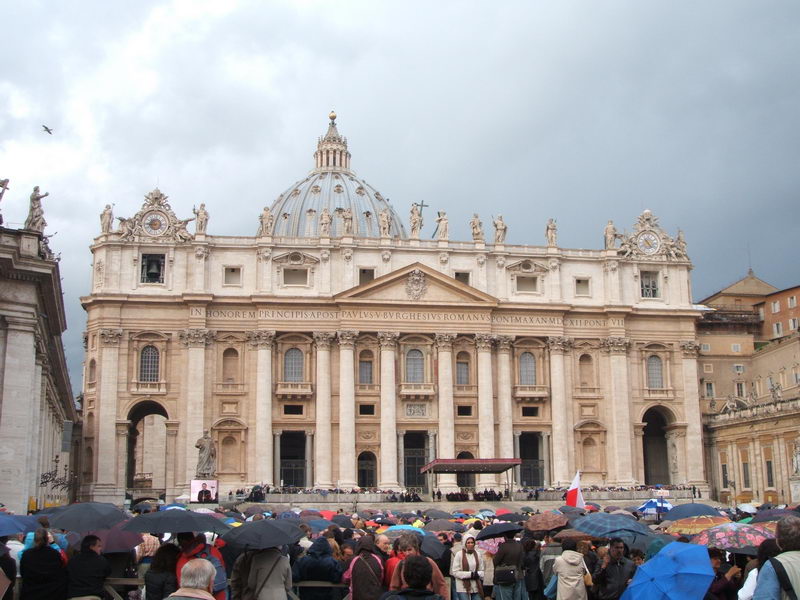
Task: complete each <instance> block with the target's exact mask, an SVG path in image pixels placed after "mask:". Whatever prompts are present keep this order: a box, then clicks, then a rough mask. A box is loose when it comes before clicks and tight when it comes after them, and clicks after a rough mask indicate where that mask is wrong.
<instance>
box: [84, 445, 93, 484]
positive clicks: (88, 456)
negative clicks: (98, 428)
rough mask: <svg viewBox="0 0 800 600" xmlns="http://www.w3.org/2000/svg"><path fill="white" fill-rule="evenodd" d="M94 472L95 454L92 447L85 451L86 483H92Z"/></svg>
mask: <svg viewBox="0 0 800 600" xmlns="http://www.w3.org/2000/svg"><path fill="white" fill-rule="evenodd" d="M93 470H94V452H92V448H91V446H86V449H85V450H84V451H83V479H84V480H85V481H91V479H92V471H93Z"/></svg>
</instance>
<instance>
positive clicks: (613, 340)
mask: <svg viewBox="0 0 800 600" xmlns="http://www.w3.org/2000/svg"><path fill="white" fill-rule="evenodd" d="M630 347H631V341H630V340H629V339H628V338H626V337H616V336H611V337H607V338H603V339H601V340H600V348H602V349H603V351H605V352H609V353H610V354H627V353H628V349H629V348H630Z"/></svg>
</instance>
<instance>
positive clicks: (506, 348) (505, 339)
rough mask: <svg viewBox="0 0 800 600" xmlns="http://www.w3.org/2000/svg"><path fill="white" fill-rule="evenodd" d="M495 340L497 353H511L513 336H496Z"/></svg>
mask: <svg viewBox="0 0 800 600" xmlns="http://www.w3.org/2000/svg"><path fill="white" fill-rule="evenodd" d="M495 339H496V340H497V350H498V351H500V352H510V351H511V345H512V344H513V343H514V336H513V335H498V336H497V337H496V338H495Z"/></svg>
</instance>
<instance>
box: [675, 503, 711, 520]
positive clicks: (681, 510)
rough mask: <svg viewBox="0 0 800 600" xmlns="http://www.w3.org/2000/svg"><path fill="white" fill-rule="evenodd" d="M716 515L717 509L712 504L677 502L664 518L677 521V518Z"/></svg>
mask: <svg viewBox="0 0 800 600" xmlns="http://www.w3.org/2000/svg"><path fill="white" fill-rule="evenodd" d="M703 516H709V517H718V516H719V511H718V510H717V509H716V508H714V507H713V506H709V505H708V504H700V503H699V502H698V503H692V504H679V505H678V506H676V507H675V508H673V509H672V510H671V511H669V512H668V513H667V514H665V515H664V519H666V520H668V521H677V520H678V519H685V518H687V517H703Z"/></svg>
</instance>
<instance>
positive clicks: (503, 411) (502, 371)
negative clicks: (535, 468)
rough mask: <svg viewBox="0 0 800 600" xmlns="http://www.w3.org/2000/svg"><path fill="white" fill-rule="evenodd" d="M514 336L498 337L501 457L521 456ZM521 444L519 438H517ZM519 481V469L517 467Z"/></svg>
mask: <svg viewBox="0 0 800 600" xmlns="http://www.w3.org/2000/svg"><path fill="white" fill-rule="evenodd" d="M513 340H514V338H513V337H511V336H507V335H501V336H498V337H497V424H498V428H497V433H498V436H499V438H500V439H499V442H500V443H499V454H498V457H499V458H519V445H517V446H516V448H517V453H516V454H514V447H515V446H514V437H513V436H514V431H513V422H514V419H513V412H514V406H513V404H512V401H511V342H512V341H513ZM517 444H519V439H517ZM517 481H519V469H517Z"/></svg>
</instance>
